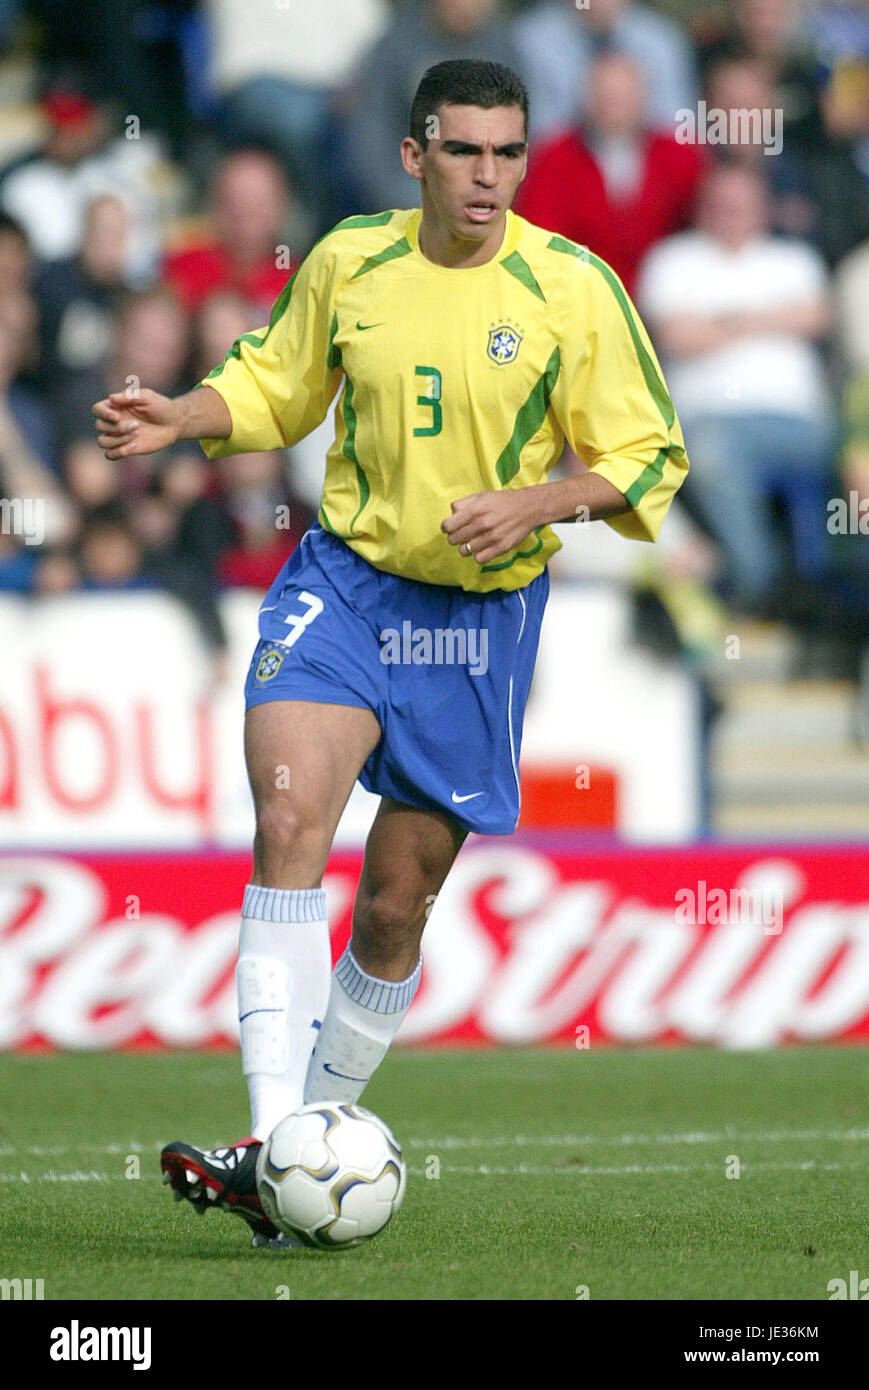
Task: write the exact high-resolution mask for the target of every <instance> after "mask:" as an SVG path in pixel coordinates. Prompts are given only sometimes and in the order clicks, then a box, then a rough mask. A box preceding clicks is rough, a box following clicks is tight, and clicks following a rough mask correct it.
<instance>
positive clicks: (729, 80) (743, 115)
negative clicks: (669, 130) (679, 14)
mask: <svg viewBox="0 0 869 1390" xmlns="http://www.w3.org/2000/svg"><path fill="white" fill-rule="evenodd" d="M704 97H705V101H706V113H705V114H706V118H707V121H708V125H709V129H708V131H707V135H708V136H709V137H710V143H709V144H708V145H707V146H706V148H707V150H708V152H709V154H710V155H711V157H712V159H713V160H717V161H718V163H721V164H740V165H744V166H745V167H746V168H749V169H754V170H755V171H756V172H757V173H758V174H759V176H760V177H761V178H762V179H763V180H764V182H765V183H766V184H767V186H768V188H769V193H770V223H771V226H772V228H773V230H775V231H778V232H783V233H784V234H785V235H786V236H804V235H808V233H809V231H810V229H811V227H812V226H813V224H814V221H815V209H814V204H813V201H812V199H813V195H812V185H811V179H810V176H809V171H808V167H807V164H806V161H805V158H804V156H803V155H802V154H801V153H800V152H798V151H797V150H795V149H794V148H793V144H792V141H791V139H790V137H789V135H788V133H787V130H786V128H785V126H784V123H783V121H782V120H780V108H779V107H777V106H776V104H775V103H776V94H775V90H774V88H773V85H772V83H771V81H770V76H769V71H768V69H767V66H766V64H765V63H763V62H761V61H760V60H759V59H757V58H750V57H742V58H721V59H719V60H718V61H717V62H715V63H713V64H711V65H710V66H709V68H708V69H707V73H706V85H705V88H704ZM722 113H723V116H724V118H725V121H724V130H725V133H726V136H727V139H726V140H725V141H723V142H718V139H717V137H718V134H719V132H718V130H717V129H716V123H717V122H719V121H720V120H721V114H722ZM713 134H714V135H715V137H716V141H715V143H712V141H711V136H712V135H713Z"/></svg>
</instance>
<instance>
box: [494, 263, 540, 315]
mask: <svg viewBox="0 0 869 1390" xmlns="http://www.w3.org/2000/svg"><path fill="white" fill-rule="evenodd" d="M498 264H499V265H502V266H503V267H504V269H505V270H506V271H508V272H509V274H510V275H512V276H513V277H514V279H516V280H518V281H519V284H520V285H524V286H525V288H526V289H528V290H530V291H531V293H532V294H536V295H537V298H538V299H542V300H543V303H544V304H545V303H546V295H545V294H544V293H543V291H542V289H541V288H540V286H539V285H538V283H537V281H536V280H535V279H534V272H533V271H532V269H531V267H530V265H529V264H528V262H527V261H526V260H525V258H524V256H520V255H519V252H518V251H511V252H510V254H509V256H505V257H504V259H503V261H499V262H498Z"/></svg>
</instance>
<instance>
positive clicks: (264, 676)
mask: <svg viewBox="0 0 869 1390" xmlns="http://www.w3.org/2000/svg"><path fill="white" fill-rule="evenodd" d="M283 660H284V654H283V652H276V651H275V650H274V648H273V649H272V650H271V651H270V652H263V654H262V656H261V657H260V659H259V665H258V666H257V668H256V679H257V680H258V681H270V680H271V679H272V676H276V675H277V674H278V671H279V670H280V669H281V665H282V664H283Z"/></svg>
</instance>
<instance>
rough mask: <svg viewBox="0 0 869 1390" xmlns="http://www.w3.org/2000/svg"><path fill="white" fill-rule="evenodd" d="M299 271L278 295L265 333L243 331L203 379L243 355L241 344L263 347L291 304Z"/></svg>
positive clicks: (207, 378) (216, 374)
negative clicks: (221, 359)
mask: <svg viewBox="0 0 869 1390" xmlns="http://www.w3.org/2000/svg"><path fill="white" fill-rule="evenodd" d="M298 273H299V272H298V270H294V271H293V274H292V275H291V276H290V278H289V280H288V281H287V283H286V284H285V285H284V288H283V289H282V290H281V292H280V294H279V295H278V297H277V299H276V300H275V302H274V304H273V305H272V312H271V315H270V317H269V324H268V328H267V329H266V331H265V333H263V334H258V333H242V334H241V336H240V337H238V338H236V340H235V342H234V343H233V345H232V347H231V348H230V349H229V352H228V353H227V354H226V356H225V357H224V359H223V361H222V362H218V364H217V366H216V367H212V368H211V371H210V372H209V373H208V376H206V377H203V381H210V379H211V378H212V377H213V376H220V373H221V372H222V371H223V369H224V367H225V366H226V364H227V362H228V361H229V359H230V357H236V358H240V357H241V345H242V343H250V345H251V347H255V348H261V347H262V345H263V343H264V342H265V340H266V338H267V337H268V336H269V334H270V333H271V331H272V329H273V328H274V326H275V324H276V323H277V322H278V320H279V319H280V318H282V317H283V314H284V312H285V311H286V308H287V306H288V304H289V302H290V299H291V298H292V294H293V283H294V281H295V278H296V276H297V275H298Z"/></svg>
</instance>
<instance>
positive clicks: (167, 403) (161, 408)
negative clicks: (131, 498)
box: [92, 386, 232, 459]
mask: <svg viewBox="0 0 869 1390" xmlns="http://www.w3.org/2000/svg"><path fill="white" fill-rule="evenodd" d="M92 409H93V415H94V417H95V420H96V425H97V430H98V431H99V433H98V435H97V442H98V444H99V446H100V448H101V449H104V450H105V454H106V458H109V459H120V458H128V457H129V456H130V455H132V454H156V453H158V452H159V450H160V449H167V448H168V447H169V445H170V444H175V443H176V442H177V441H178V440H179V439H201V438H203V437H207V438H215V439H228V438H229V436H230V434H231V433H232V417H231V415H230V413H229V407H228V406H227V404H226V402H225V401H224V399H223V397H222V396H220V395H218V393H217V392H216V391H212V390H211V388H210V387H208V386H203V387H197V388H196V389H195V390H193V391H188V392H187V393H186V395H183V396H174V397H169V396H161V395H160V393H159V392H158V391H150V390H148V389H141V390H139V391H138V392H137V393H136V394H135V395H134V396H129V395H128V394H127V393H126V392H125V391H116V392H114V393H113V394H112V395H110V396H107V397H106V399H105V400H102V401H97V403H96V405H95V406H93V408H92Z"/></svg>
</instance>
